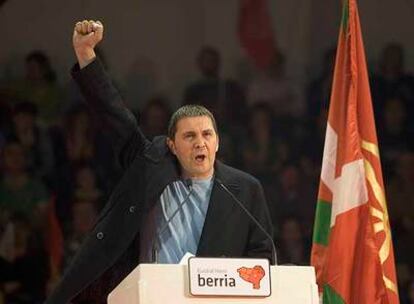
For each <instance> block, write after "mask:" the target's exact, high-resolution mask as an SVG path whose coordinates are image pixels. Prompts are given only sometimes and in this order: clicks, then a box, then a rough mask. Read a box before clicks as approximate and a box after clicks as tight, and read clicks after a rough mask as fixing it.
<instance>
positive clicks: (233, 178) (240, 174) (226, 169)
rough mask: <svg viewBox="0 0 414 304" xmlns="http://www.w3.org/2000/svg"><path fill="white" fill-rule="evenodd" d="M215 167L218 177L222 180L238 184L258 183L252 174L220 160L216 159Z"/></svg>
mask: <svg viewBox="0 0 414 304" xmlns="http://www.w3.org/2000/svg"><path fill="white" fill-rule="evenodd" d="M216 169H217V174H218V175H219V176H218V177H219V178H222V179H223V182H225V181H227V182H234V183H237V184H240V185H248V184H250V185H260V182H259V180H258V179H257V178H256V177H254V176H253V175H251V174H249V173H247V172H245V171H242V170H240V169H237V168H234V167H232V166H229V165H226V164H224V163H222V162H220V161H217V165H216Z"/></svg>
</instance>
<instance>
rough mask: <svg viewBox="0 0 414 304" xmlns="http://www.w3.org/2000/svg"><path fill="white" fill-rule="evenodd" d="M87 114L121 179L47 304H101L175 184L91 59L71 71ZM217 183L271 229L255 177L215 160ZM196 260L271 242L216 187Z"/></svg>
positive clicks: (160, 143) (156, 145)
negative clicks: (104, 137) (105, 127)
mask: <svg viewBox="0 0 414 304" xmlns="http://www.w3.org/2000/svg"><path fill="white" fill-rule="evenodd" d="M72 75H73V77H74V79H75V81H76V82H77V83H78V84H79V86H80V88H81V91H82V93H83V94H84V96H85V97H86V98H85V99H86V100H87V102H88V104H89V105H90V107H91V109H92V110H93V111H94V112H95V113H96V115H98V116H99V117H100V118H101V119H103V120H104V121H105V123H107V124H109V125H110V130H111V134H108V136H109V137H110V138H111V140H112V144H113V147H114V148H115V151H116V153H117V156H118V158H119V161H120V163H121V165H122V167H123V168H124V174H123V176H122V178H121V180H120V182H119V183H118V185H117V186H116V187H115V189H114V191H113V193H112V195H111V196H110V198H109V201H108V202H107V204H106V206H105V207H104V209H103V210H102V212H101V214H100V216H99V219H98V221H97V224H96V226H95V227H94V229H93V232H92V233H91V234H90V236H89V237H88V238H87V239H86V240H85V242H84V244H83V246H82V247H81V249H80V250H79V253H78V254H77V255H76V256H75V258H74V260H73V262H72V264H71V265H70V266H69V267H68V269H67V270H66V272H65V274H64V276H63V278H62V280H61V282H60V283H59V285H58V286H57V288H56V289H55V290H54V292H53V293H52V294H51V296H50V297H49V299H48V300H47V302H46V303H48V304H50V303H53V304H63V303H67V302H69V301H71V300H72V301H73V302H74V303H106V297H107V295H108V294H109V293H110V291H111V290H112V289H113V288H114V287H116V285H118V283H119V282H120V281H121V280H122V279H123V278H124V277H125V276H126V275H127V274H128V273H129V272H131V271H132V270H133V269H134V268H135V267H136V266H137V265H138V257H139V246H138V245H137V244H139V234H140V231H141V229H140V226H141V223H142V217H144V216H145V215H146V214H147V213H148V211H149V210H150V209H151V208H152V206H153V205H154V204H155V203H156V202H157V201H158V198H159V196H160V194H161V193H162V191H163V190H164V188H165V187H166V186H167V185H168V184H170V183H171V182H173V181H175V180H177V179H179V178H180V167H179V164H178V161H177V159H176V157H175V156H174V155H173V154H172V153H170V151H169V149H168V146H167V145H166V137H165V136H159V137H156V138H155V139H154V140H153V141H149V140H147V139H146V138H145V136H144V135H143V134H142V131H141V129H140V128H139V126H138V125H137V122H136V120H135V118H134V116H133V115H132V113H131V112H130V111H129V110H128V109H127V108H126V107H125V106H124V104H123V101H122V97H121V96H120V94H119V93H118V91H117V90H116V88H115V87H114V86H113V84H112V82H111V80H110V77H109V76H108V74H107V73H106V71H105V70H104V69H103V67H102V65H101V63H100V61H99V60H98V59H97V60H95V61H94V62H92V63H91V64H89V65H88V66H86V67H85V68H83V69H82V70H79V67H78V66H75V67H74V68H73V70H72ZM215 178H217V179H219V180H220V181H221V182H223V183H224V184H225V185H226V186H227V187H228V188H229V189H230V191H232V192H233V193H234V195H236V197H237V198H238V199H239V200H240V201H242V202H243V203H244V204H245V206H246V207H247V208H248V210H250V212H251V213H253V214H254V216H255V217H256V218H257V219H258V220H259V221H260V223H261V224H262V225H263V226H264V227H265V229H266V230H267V231H268V233H269V234H271V233H272V224H271V221H270V217H269V212H268V209H267V205H266V201H265V198H264V194H263V189H262V187H261V185H260V183H259V181H258V180H257V179H255V178H254V177H252V176H250V175H248V174H246V173H244V172H241V171H239V170H236V169H234V168H231V167H229V166H226V165H224V164H223V163H221V162H219V161H216V163H215ZM197 256H227V257H241V256H251V257H266V258H269V259H271V244H270V242H269V241H268V240H267V239H266V237H265V236H264V234H263V232H262V231H260V230H259V228H257V227H256V225H255V224H254V223H253V222H252V221H251V220H250V219H249V217H248V216H247V215H246V214H245V212H244V211H243V210H242V209H241V208H240V207H239V206H238V205H237V204H236V203H235V202H234V200H233V199H232V198H231V197H230V195H229V194H228V193H226V192H225V191H224V190H223V189H222V188H221V187H220V186H219V185H218V183H217V182H215V184H214V185H213V190H212V193H211V197H210V203H209V207H208V210H207V215H206V219H205V223H204V227H203V231H202V234H201V238H200V243H199V245H198V249H197Z"/></svg>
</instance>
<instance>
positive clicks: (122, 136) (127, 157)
mask: <svg viewBox="0 0 414 304" xmlns="http://www.w3.org/2000/svg"><path fill="white" fill-rule="evenodd" d="M71 74H72V77H73V79H74V80H75V82H76V83H77V84H78V86H79V88H80V90H81V92H82V95H83V96H84V98H85V100H86V103H87V104H88V105H89V108H90V109H91V110H92V112H93V113H94V115H96V116H97V117H98V119H99V120H100V121H102V122H103V123H104V124H105V125H106V126H108V130H109V131H108V134H107V136H108V138H109V140H110V143H111V145H112V147H113V149H114V151H115V155H116V157H117V160H118V161H119V163H120V165H121V167H122V168H123V169H126V168H127V167H128V166H129V165H130V164H131V162H132V161H133V160H134V159H135V157H136V156H137V154H140V153H142V152H143V151H144V149H145V148H146V147H147V146H148V145H149V144H150V142H149V141H148V140H147V139H146V137H145V135H144V134H143V133H142V130H141V129H140V127H139V126H138V123H137V120H136V119H135V117H134V115H133V114H132V112H131V111H130V110H129V109H128V108H127V107H126V106H125V103H124V101H123V98H122V96H121V95H120V93H119V92H118V90H117V89H116V87H115V86H114V84H113V83H112V80H111V78H110V76H109V74H108V73H107V71H106V70H105V69H104V67H103V65H102V63H101V61H100V60H99V58H96V59H95V60H94V61H93V62H92V63H90V64H89V65H87V66H86V67H84V68H83V69H80V68H79V65H78V64H76V65H75V66H74V67H73V68H72V71H71Z"/></svg>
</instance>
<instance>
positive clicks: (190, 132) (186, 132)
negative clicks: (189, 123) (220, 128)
mask: <svg viewBox="0 0 414 304" xmlns="http://www.w3.org/2000/svg"><path fill="white" fill-rule="evenodd" d="M193 134H195V132H194V131H185V132H183V135H184V136H186V135H193Z"/></svg>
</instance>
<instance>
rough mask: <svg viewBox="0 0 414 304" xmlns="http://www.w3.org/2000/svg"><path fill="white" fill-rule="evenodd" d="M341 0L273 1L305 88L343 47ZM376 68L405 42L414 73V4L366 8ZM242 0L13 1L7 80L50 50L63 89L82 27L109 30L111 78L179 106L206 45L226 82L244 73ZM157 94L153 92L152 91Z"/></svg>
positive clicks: (2, 15)
mask: <svg viewBox="0 0 414 304" xmlns="http://www.w3.org/2000/svg"><path fill="white" fill-rule="evenodd" d="M340 2H341V1H340V0H338V1H335V0H334V1H332V0H289V1H288V0H279V1H277V0H269V7H270V8H271V14H272V19H273V24H274V29H275V36H276V39H277V41H278V44H279V45H280V47H281V48H282V49H283V50H284V51H285V53H286V55H287V59H288V70H289V72H290V76H291V77H292V78H293V79H295V80H297V81H298V82H299V83H300V84H303V83H305V82H306V80H307V79H308V78H309V77H311V72H312V71H314V70H315V68H317V67H318V65H319V63H320V57H321V54H322V51H323V50H324V49H325V48H327V47H329V46H332V45H335V44H336V39H337V33H338V26H339V19H340V13H341V8H340ZM359 2H360V3H359V6H360V15H361V23H362V28H363V33H364V39H365V47H366V52H367V55H368V57H369V59H370V60H369V61H370V62H375V59H376V57H377V55H378V53H379V51H380V50H381V48H382V47H383V45H384V44H385V43H386V42H388V41H398V42H401V43H402V44H403V45H404V46H405V48H406V51H407V65H408V67H409V69H410V70H411V71H412V70H414V40H413V37H414V35H413V34H414V29H413V28H414V27H413V26H412V24H411V23H412V22H411V20H412V19H413V17H414V4H413V3H412V1H408V0H393V1H386V0H375V1H374V0H366V1H359ZM238 3H239V1H238V0H117V1H116V2H115V1H102V0H73V1H67V0H53V1H52V0H36V1H27V0H26V1H25V0H8V1H7V2H6V3H5V4H4V5H3V6H2V7H0V41H1V42H0V67H3V70H0V77H1V76H3V77H8V76H10V75H17V74H19V73H21V71H22V58H24V55H25V54H26V53H27V52H29V51H30V50H33V49H43V50H45V51H46V52H47V53H48V54H49V55H50V56H51V59H52V62H53V64H54V66H55V67H56V69H57V71H58V75H59V78H60V79H61V81H62V82H65V81H66V80H67V79H68V75H69V74H68V70H69V68H70V66H71V65H72V63H73V61H74V56H73V52H72V49H71V35H72V29H73V25H74V23H75V21H77V20H80V19H83V18H88V19H89V18H95V19H100V20H102V21H103V22H104V24H105V41H104V43H103V48H104V52H105V54H106V56H107V59H108V62H109V65H110V67H111V73H112V74H113V75H114V77H115V78H116V79H117V80H118V83H120V84H122V85H123V87H124V89H125V90H126V88H127V87H128V83H131V82H134V81H135V80H136V79H142V78H143V77H144V78H146V81H147V83H149V84H150V85H148V87H149V88H150V90H151V91H152V90H155V91H159V92H164V93H167V94H169V95H171V96H173V97H174V99H175V100H176V101H178V99H179V97H180V95H181V91H182V88H183V87H184V85H185V83H187V82H188V81H189V80H191V79H193V78H194V77H195V76H196V71H195V68H194V56H195V53H196V52H197V50H198V49H199V48H200V46H202V45H203V44H212V45H214V46H216V47H218V48H219V50H220V51H221V52H222V55H223V62H224V67H223V69H224V71H223V73H224V74H225V75H235V73H236V72H237V71H238V70H237V67H239V66H240V65H239V63H240V58H241V57H242V52H241V50H240V48H239V45H238V40H237V35H236V29H237V13H238ZM151 88H153V89H151Z"/></svg>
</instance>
